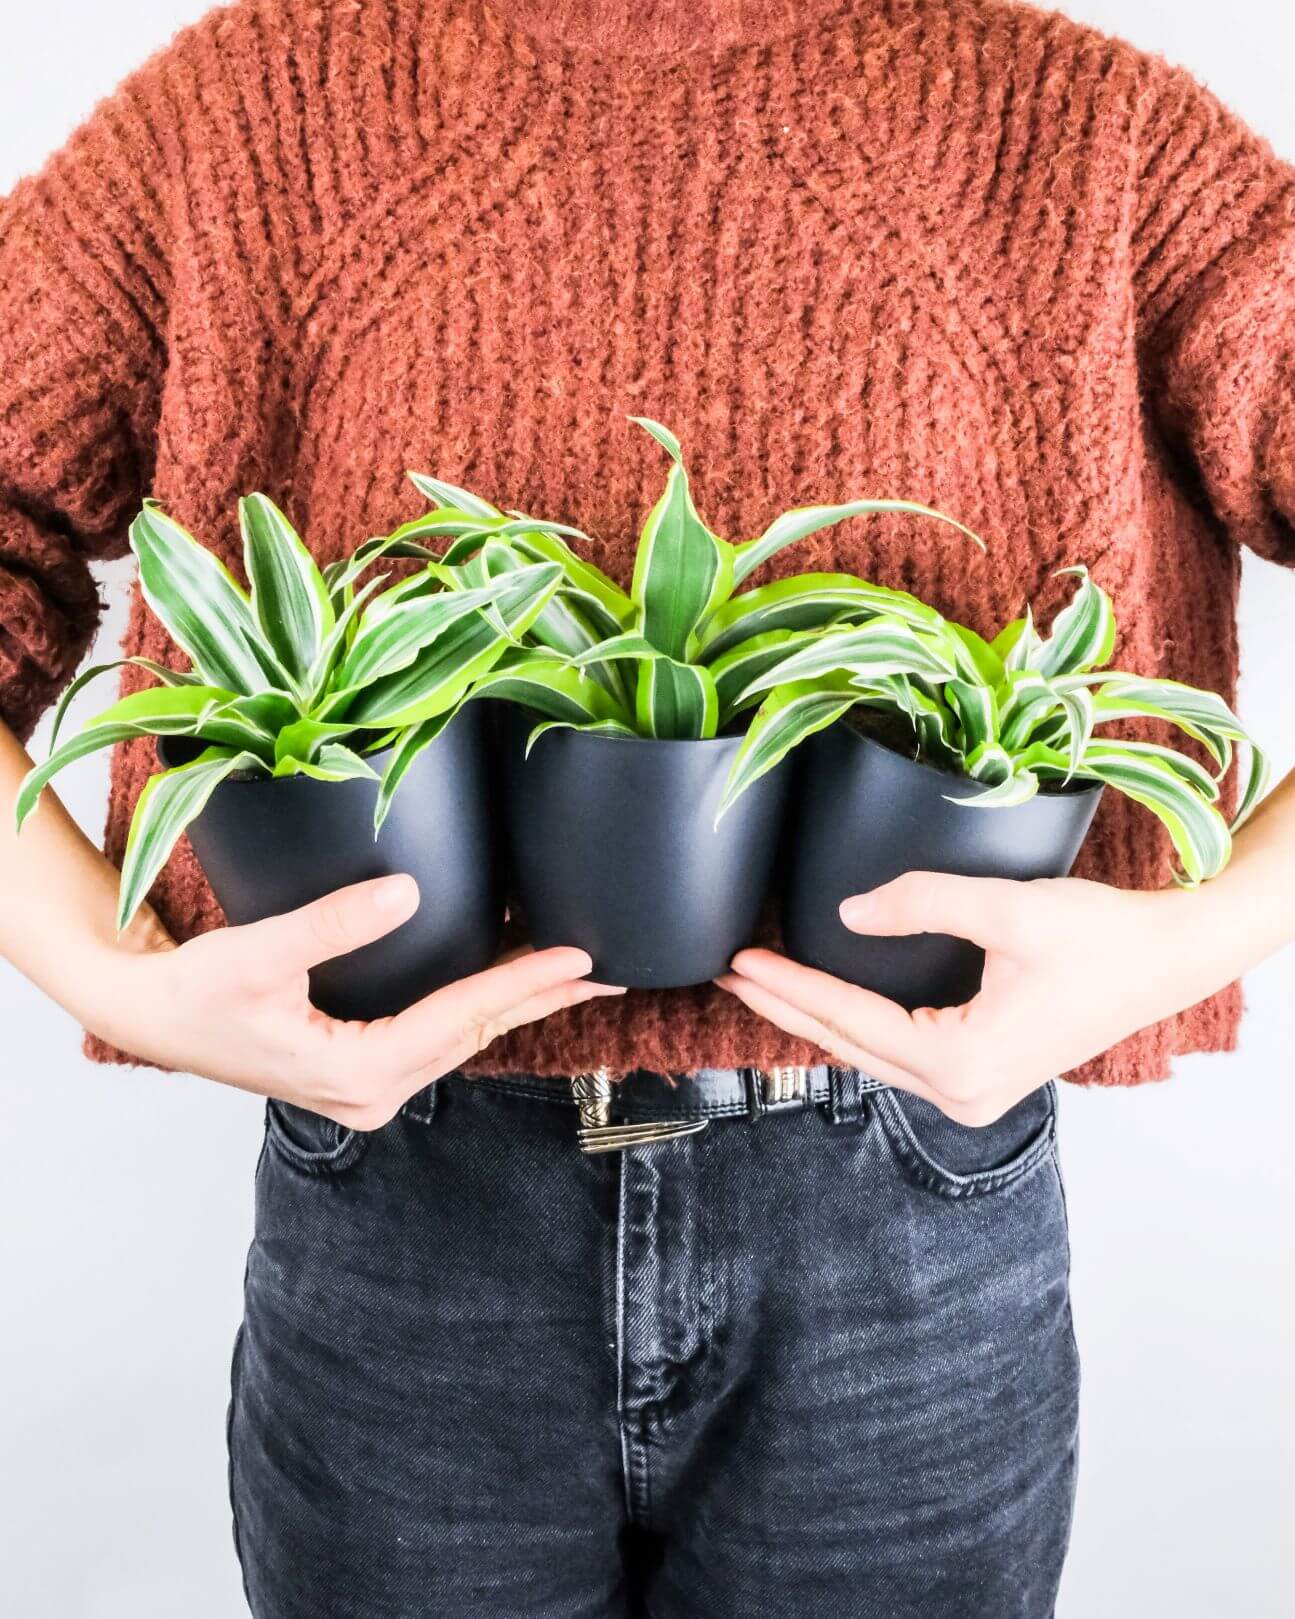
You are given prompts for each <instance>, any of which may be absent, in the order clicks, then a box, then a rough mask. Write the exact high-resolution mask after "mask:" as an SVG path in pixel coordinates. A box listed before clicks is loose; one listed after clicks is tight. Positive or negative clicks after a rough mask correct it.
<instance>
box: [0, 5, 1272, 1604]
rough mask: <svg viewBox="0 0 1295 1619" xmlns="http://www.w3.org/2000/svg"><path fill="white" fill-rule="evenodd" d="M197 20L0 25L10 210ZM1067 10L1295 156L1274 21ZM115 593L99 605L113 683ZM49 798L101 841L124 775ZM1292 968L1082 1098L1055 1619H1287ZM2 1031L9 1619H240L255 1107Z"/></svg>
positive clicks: (1247, 656)
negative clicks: (1162, 1074) (1077, 1471)
mask: <svg viewBox="0 0 1295 1619" xmlns="http://www.w3.org/2000/svg"><path fill="white" fill-rule="evenodd" d="M646 3H648V0H645V4H646ZM861 3H866V0H861ZM206 9H207V7H206V6H205V5H204V4H202V3H200V0H129V3H125V0H117V3H115V4H114V3H111V0H109V3H107V4H105V3H104V0H45V3H44V4H43V5H40V6H32V7H23V8H21V9H19V8H17V7H13V8H8V7H6V8H5V9H4V13H3V20H2V21H0V192H3V191H5V190H7V189H8V188H9V186H10V185H12V183H13V181H14V180H15V179H16V178H17V177H18V176H19V175H20V174H22V173H25V172H27V171H28V170H31V169H35V168H36V167H38V166H39V164H40V163H41V162H42V161H43V159H44V157H45V156H46V154H47V153H48V152H49V151H51V150H52V149H53V148H54V147H56V146H58V145H60V144H61V143H62V141H63V140H64V139H65V138H66V136H67V135H68V133H69V132H70V131H71V129H72V127H73V126H74V125H75V124H76V123H77V122H79V121H80V119H81V118H82V117H83V116H84V115H85V114H86V113H87V112H88V111H89V109H90V107H91V106H92V104H93V103H94V101H95V100H96V99H97V98H98V97H99V96H100V95H102V94H104V93H105V92H107V91H108V90H110V89H111V88H112V87H113V86H114V85H115V84H116V83H117V81H118V80H119V79H120V78H121V77H122V76H123V75H124V74H125V73H126V72H128V71H129V70H130V69H131V68H132V67H134V66H135V65H136V64H137V63H139V62H140V61H142V60H143V58H144V57H145V56H146V55H147V54H148V53H149V52H151V51H152V50H153V49H154V48H155V47H156V46H158V45H160V44H162V43H164V42H165V41H166V40H167V39H168V38H169V37H170V35H171V34H172V33H173V32H174V31H175V29H177V28H178V27H180V26H181V25H182V24H184V23H186V22H189V21H191V20H192V19H194V18H196V17H197V16H199V15H201V14H202V12H203V11H205V10H206ZM1066 9H1068V10H1069V11H1070V13H1071V14H1072V15H1074V16H1076V17H1079V18H1082V19H1085V20H1088V21H1091V22H1093V23H1096V24H1098V25H1099V26H1101V27H1104V28H1107V29H1110V30H1114V31H1117V32H1119V33H1122V34H1123V35H1124V36H1125V37H1126V38H1129V39H1132V40H1133V41H1134V42H1135V43H1136V44H1139V45H1141V46H1143V47H1146V48H1149V49H1153V50H1157V51H1160V52H1162V53H1163V54H1165V55H1166V56H1168V57H1170V58H1171V59H1173V60H1175V61H1178V62H1181V63H1184V64H1186V65H1187V66H1188V67H1190V68H1192V69H1193V70H1194V71H1195V72H1196V73H1197V74H1198V75H1199V76H1200V77H1202V78H1204V79H1205V80H1206V81H1207V82H1208V83H1209V84H1210V85H1211V86H1212V87H1213V88H1214V89H1215V90H1216V91H1218V92H1219V93H1220V94H1221V95H1222V96H1223V97H1224V99H1225V100H1227V101H1228V102H1229V103H1230V104H1231V105H1232V106H1234V107H1235V108H1236V109H1237V110H1239V111H1240V112H1241V113H1242V114H1243V115H1244V116H1245V117H1246V118H1248V120H1249V121H1250V123H1251V124H1252V125H1254V126H1255V127H1257V128H1258V129H1260V130H1262V131H1263V132H1264V133H1265V134H1266V135H1268V136H1269V137H1270V138H1271V139H1272V140H1273V141H1274V143H1275V144H1276V145H1277V147H1278V149H1279V150H1280V151H1282V152H1283V153H1285V154H1286V155H1288V156H1292V157H1295V98H1292V96H1291V94H1290V79H1289V62H1290V58H1291V54H1292V51H1293V50H1295V18H1293V17H1292V14H1291V13H1290V12H1289V11H1288V9H1287V8H1286V7H1285V6H1284V5H1281V4H1278V3H1277V0H1231V3H1230V4H1229V5H1227V6H1226V7H1224V6H1220V5H1213V4H1209V3H1208V0H1070V4H1069V5H1068V7H1067V8H1066ZM126 578H127V575H126V573H125V571H124V569H123V568H122V567H120V566H118V567H116V568H114V569H113V570H110V571H109V573H108V574H107V575H106V580H107V585H108V591H109V596H110V600H111V602H112V611H111V612H110V614H109V619H108V622H107V624H106V626H105V629H104V634H103V639H102V641H101V643H100V647H99V649H98V651H99V655H100V656H109V655H110V647H111V646H113V645H114V644H115V642H116V639H117V637H118V635H119V634H120V632H121V629H122V625H123V614H122V600H123V597H124V587H125V582H126ZM1292 614H1295V578H1291V577H1289V576H1286V575H1285V574H1283V573H1282V572H1281V571H1280V570H1279V569H1277V568H1275V567H1273V566H1271V565H1267V564H1262V563H1259V562H1256V561H1255V560H1254V559H1252V558H1250V559H1247V566H1246V577H1245V589H1244V610H1243V615H1242V616H1243V623H1242V645H1243V651H1244V667H1243V690H1242V700H1241V707H1242V713H1243V715H1244V717H1245V718H1246V719H1247V720H1248V722H1249V723H1250V724H1251V726H1252V728H1253V729H1254V730H1255V731H1256V732H1257V734H1259V735H1260V736H1262V737H1264V738H1265V739H1267V740H1268V741H1270V742H1271V743H1272V745H1273V748H1274V752H1275V753H1276V755H1277V760H1278V763H1279V765H1280V766H1281V767H1282V768H1288V767H1290V766H1291V765H1292V764H1295V743H1293V742H1292V741H1291V739H1290V735H1289V732H1288V729H1287V727H1288V725H1289V722H1290V718H1291V713H1292V698H1291V685H1290V680H1289V674H1288V671H1289V648H1290V627H1289V625H1290V620H1291V617H1292ZM91 700H92V701H94V700H95V698H94V694H92V696H91ZM35 745H36V746H37V748H43V745H44V737H43V734H42V735H41V736H38V738H37V740H36V744H35ZM61 791H62V792H63V793H64V796H65V797H66V798H67V800H68V801H69V803H70V805H71V807H72V810H73V812H74V813H75V814H76V815H77V816H78V818H79V819H80V820H81V822H82V824H83V825H84V826H85V827H86V828H87V829H88V830H89V832H90V834H91V836H93V837H95V838H96V839H97V838H98V837H99V835H100V832H101V827H102V815H103V804H104V797H105V773H104V770H103V768H102V767H101V766H100V765H95V764H89V763H87V764H84V765H82V766H81V767H79V768H78V769H76V770H74V771H72V772H70V773H69V774H68V775H67V776H66V777H65V778H63V785H62V788H61ZM1293 967H1295V958H1293V957H1292V954H1291V953H1290V952H1287V953H1286V954H1285V955H1284V956H1283V957H1279V958H1277V959H1276V960H1274V961H1272V962H1270V963H1269V964H1268V965H1267V966H1265V967H1264V968H1263V969H1262V970H1261V971H1260V972H1257V973H1256V974H1254V976H1253V978H1252V979H1251V980H1250V981H1249V984H1248V1000H1249V1011H1248V1016H1247V1019H1246V1022H1245V1026H1244V1034H1243V1039H1242V1045H1241V1049H1240V1051H1239V1052H1238V1053H1237V1054H1236V1055H1234V1056H1227V1057H1196V1058H1192V1059H1190V1060H1187V1061H1184V1062H1182V1063H1181V1064H1180V1065H1179V1068H1178V1071H1177V1074H1176V1075H1175V1077H1174V1079H1173V1080H1172V1081H1170V1082H1169V1083H1168V1084H1165V1085H1152V1086H1144V1087H1142V1088H1140V1089H1138V1090H1135V1091H1131V1092H1127V1093H1118V1092H1117V1093H1085V1092H1083V1091H1080V1090H1078V1089H1076V1088H1075V1087H1063V1092H1064V1102H1063V1114H1062V1139H1063V1159H1064V1165H1065V1171H1066V1176H1067V1185H1068V1190H1069V1198H1070V1209H1071V1218H1072V1225H1073V1251H1074V1295H1075V1316H1076V1322H1077V1328H1078V1333H1079V1339H1080V1346H1081V1350H1082V1352H1083V1356H1084V1378H1083V1382H1084V1416H1083V1432H1082V1444H1081V1450H1082V1456H1081V1484H1080V1492H1079V1507H1078V1517H1077V1522H1076V1528H1075V1538H1074V1547H1073V1552H1072V1555H1071V1560H1070V1565H1069V1571H1068V1575H1067V1579H1066V1583H1065V1586H1064V1588H1063V1596H1062V1602H1061V1607H1060V1610H1059V1611H1060V1615H1061V1619H1158V1616H1161V1615H1164V1616H1166V1619H1168V1616H1170V1615H1172V1616H1173V1619H1220V1616H1223V1615H1227V1616H1228V1619H1232V1616H1237V1619H1288V1616H1290V1615H1291V1614H1293V1613H1295V1596H1292V1594H1291V1589H1290V1587H1291V1585H1292V1583H1293V1579H1292V1577H1293V1576H1295V1535H1293V1534H1292V1526H1293V1525H1295V1495H1293V1491H1292V1484H1291V1478H1292V1474H1293V1473H1295V1408H1293V1404H1292V1399H1291V1394H1290V1383H1291V1372H1292V1368H1293V1367H1295V1306H1293V1304H1292V1296H1291V1292H1292V1281H1293V1280H1295V1235H1293V1232H1295V1228H1293V1226H1292V1220H1291V1199H1290V1192H1291V1188H1290V1172H1289V1163H1290V1157H1289V1150H1290V1143H1291V1142H1292V1140H1295V1095H1293V1091H1292V1084H1291V1071H1292V1051H1293V1050H1295V995H1293V994H1292V990H1293V989H1295V979H1293V977H1292V969H1293ZM1083 990H1084V985H1083V982H1082V979H1080V980H1078V981H1077V982H1076V985H1075V992H1076V994H1082V993H1083ZM0 1026H3V1028H4V1030H5V1040H4V1047H3V1056H0V1070H2V1071H3V1077H4V1081H5V1083H4V1089H3V1108H4V1120H3V1125H2V1126H0V1141H2V1142H3V1162H2V1164H0V1232H2V1233H3V1238H2V1239H0V1240H2V1241H3V1266H4V1269H3V1283H2V1285H0V1570H2V1571H3V1572H0V1593H2V1595H0V1609H3V1611H5V1612H7V1613H10V1614H13V1615H14V1616H15V1619H177V1616H181V1615H183V1616H184V1619H237V1616H238V1615H239V1614H242V1613H244V1612H245V1609H244V1606H243V1600H242V1595H241V1590H240V1584H239V1579H238V1574H237V1569H236V1565H235V1562H234V1557H233V1553H232V1550H231V1544H230V1535H229V1527H228V1521H229V1516H228V1504H227V1497H226V1484H225V1459H224V1415H225V1401H226V1391H227V1382H228V1356H229V1350H230V1346H231V1341H232V1338H233V1334H234V1330H235V1327H236V1325H237V1321H238V1315H239V1308H240V1285H241V1279H242V1270H243V1262H244V1255H245V1250H246V1246H247V1242H248V1240H249V1236H250V1184H251V1175H252V1169H253V1165H254V1161H255V1157H256V1153H257V1150H258V1147H259V1144H260V1138H261V1105H260V1103H259V1102H257V1101H255V1100H253V1099H250V1098H247V1097H244V1096H241V1095H239V1094H236V1093H234V1092H232V1091H229V1090H226V1089H223V1088H222V1087H219V1086H216V1085H210V1084H204V1083H201V1082H198V1081H196V1080H193V1079H182V1078H176V1077H165V1076H162V1075H159V1074H155V1073H147V1072H134V1071H130V1070H122V1069H104V1068H95V1067H92V1066H91V1065H90V1064H88V1063H86V1062H85V1061H84V1060H83V1058H82V1056H81V1052H80V1037H79V1033H78V1031H77V1029H76V1028H75V1027H74V1026H73V1024H72V1022H71V1020H70V1019H69V1018H67V1017H66V1016H64V1015H63V1014H62V1013H61V1012H60V1011H58V1010H57V1009H56V1008H55V1007H53V1006H51V1005H50V1004H48V1003H46V1002H45V1001H44V1000H42V998H41V997H40V996H39V995H37V994H36V992H35V991H34V990H32V989H31V988H30V987H29V986H28V985H27V984H26V983H24V982H23V981H21V980H20V979H19V978H18V976H17V974H16V973H14V972H13V971H12V970H11V969H9V968H8V967H6V966H5V965H3V964H0ZM320 1619H326V1616H325V1615H321V1616H320Z"/></svg>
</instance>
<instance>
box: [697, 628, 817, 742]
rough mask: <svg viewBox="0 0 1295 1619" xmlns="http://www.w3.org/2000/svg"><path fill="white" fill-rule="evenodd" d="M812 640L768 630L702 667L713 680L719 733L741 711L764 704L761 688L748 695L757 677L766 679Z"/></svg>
mask: <svg viewBox="0 0 1295 1619" xmlns="http://www.w3.org/2000/svg"><path fill="white" fill-rule="evenodd" d="M816 638H817V637H816V633H815V632H813V631H806V630H770V631H768V632H767V633H766V634H764V635H753V636H752V637H751V638H750V640H747V641H742V642H740V643H739V644H738V645H737V646H735V647H734V648H733V649H732V650H731V651H729V652H725V653H723V654H722V655H721V656H720V657H718V658H716V659H715V661H714V662H713V663H708V664H707V665H706V667H707V668H708V669H709V670H710V672H711V674H712V676H713V677H714V680H715V690H716V692H717V694H718V696H719V723H720V727H721V729H722V728H723V727H724V726H725V725H727V724H728V722H729V721H730V720H731V719H732V718H733V717H734V715H736V714H737V713H738V712H739V711H740V710H741V709H743V708H746V707H750V706H752V705H754V704H759V703H760V702H762V701H763V700H764V690H763V688H761V690H760V691H758V692H753V691H752V687H753V686H754V683H755V682H756V680H757V679H759V677H760V676H761V675H767V674H768V673H769V672H770V671H771V670H773V669H776V668H777V667H778V666H779V665H780V664H783V663H785V662H786V660H787V659H788V658H789V657H790V656H791V654H792V653H793V652H796V651H799V649H800V648H801V647H804V646H809V645H810V644H811V643H812V642H813V641H814V640H815V639H816ZM748 694H749V695H748Z"/></svg>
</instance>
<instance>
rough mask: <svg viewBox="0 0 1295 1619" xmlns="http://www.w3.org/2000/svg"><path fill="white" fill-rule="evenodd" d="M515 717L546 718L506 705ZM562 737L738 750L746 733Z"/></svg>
mask: <svg viewBox="0 0 1295 1619" xmlns="http://www.w3.org/2000/svg"><path fill="white" fill-rule="evenodd" d="M507 706H508V707H509V709H511V710H512V712H513V713H514V714H515V715H519V716H520V715H527V714H529V715H533V716H534V719H535V722H536V723H538V724H540V725H543V724H544V723H545V721H546V718H547V716H545V715H543V714H537V713H536V712H535V710H534V709H533V708H532V709H528V708H527V707H526V706H525V704H524V703H509V704H508V705H507ZM562 735H564V736H567V737H570V738H572V739H573V740H575V741H578V742H589V743H594V742H596V743H598V744H599V746H602V745H603V744H604V743H611V744H612V745H613V746H614V747H618V748H630V747H634V748H637V747H641V746H643V744H644V743H647V744H648V745H649V746H652V747H657V748H716V749H718V748H740V747H741V746H742V744H743V742H745V741H746V735H747V733H746V731H739V732H737V733H736V735H733V736H704V737H697V736H685V737H679V736H610V735H608V734H606V733H605V732H589V731H578V730H576V729H575V727H574V726H566V727H564V729H563V731H562Z"/></svg>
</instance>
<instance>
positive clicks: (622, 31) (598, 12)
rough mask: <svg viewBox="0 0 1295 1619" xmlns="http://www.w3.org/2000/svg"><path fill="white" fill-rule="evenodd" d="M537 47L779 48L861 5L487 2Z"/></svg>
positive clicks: (749, 0) (821, 1)
mask: <svg viewBox="0 0 1295 1619" xmlns="http://www.w3.org/2000/svg"><path fill="white" fill-rule="evenodd" d="M485 3H486V5H487V8H488V9H489V10H490V11H492V12H493V13H494V14H495V16H496V17H497V18H498V19H499V21H500V22H501V23H502V24H503V25H504V26H505V27H509V28H515V29H517V30H518V31H519V32H520V33H522V34H524V35H525V36H526V37H527V38H528V39H529V40H530V41H531V43H532V45H533V46H535V47H536V48H539V49H547V50H556V51H559V52H561V51H568V50H573V51H580V52H589V53H593V54H596V55H599V56H605V57H607V58H608V59H610V60H614V59H615V58H616V57H618V56H619V57H653V56H669V55H677V54H682V53H684V52H686V51H694V50H705V51H715V50H722V49H724V48H725V47H728V46H733V45H741V44H748V43H750V42H752V41H755V40H763V41H769V42H772V41H774V40H779V39H785V38H787V37H788V36H789V35H792V34H798V33H802V32H804V31H805V30H806V29H807V28H809V27H812V26H813V25H814V24H815V23H817V22H820V21H827V20H828V19H830V18H833V17H838V16H839V17H845V16H846V15H848V14H849V13H850V12H852V11H853V10H854V9H855V5H856V3H857V0H485Z"/></svg>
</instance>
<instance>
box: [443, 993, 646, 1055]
mask: <svg viewBox="0 0 1295 1619" xmlns="http://www.w3.org/2000/svg"><path fill="white" fill-rule="evenodd" d="M624 993H625V991H624V990H623V989H621V988H619V987H616V986H612V985H608V984H591V983H590V982H589V980H588V979H586V978H580V979H576V980H575V981H574V982H572V983H569V984H559V985H557V987H556V988H554V989H550V990H545V991H543V992H542V993H541V994H539V995H532V996H531V997H530V999H529V1000H526V1001H523V1002H522V1003H521V1004H520V1005H519V1006H510V1007H508V1008H507V1010H506V1011H504V1012H501V1013H500V1014H499V1015H498V1017H497V1018H495V1019H494V1020H493V1021H492V1022H490V1023H488V1024H474V1025H473V1026H472V1027H471V1028H470V1029H468V1030H466V1031H465V1032H464V1033H463V1035H462V1037H461V1038H460V1039H459V1040H458V1042H457V1043H456V1045H455V1046H454V1048H453V1050H452V1051H450V1052H448V1053H447V1054H446V1055H445V1056H444V1057H442V1058H441V1059H440V1071H441V1072H442V1073H449V1072H450V1071H451V1070H452V1069H455V1068H461V1067H462V1066H463V1064H464V1063H465V1062H468V1061H469V1060H470V1059H471V1058H473V1057H476V1056H478V1055H479V1054H480V1053H481V1052H483V1051H484V1050H485V1049H486V1047H487V1046H489V1045H490V1044H491V1042H492V1041H494V1040H498V1039H499V1037H500V1036H501V1035H504V1034H507V1033H508V1031H509V1030H510V1029H518V1028H520V1027H521V1026H522V1024H524V1023H538V1022H540V1021H541V1020H542V1019H543V1018H546V1017H552V1016H553V1014H554V1013H555V1012H562V1011H565V1010H566V1008H567V1007H569V1006H580V1005H581V1004H582V1003H583V1002H585V1001H594V1000H601V999H606V998H607V997H608V996H616V995H623V994H624Z"/></svg>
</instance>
